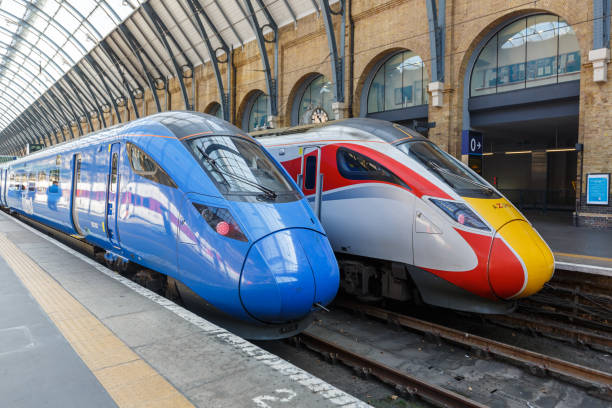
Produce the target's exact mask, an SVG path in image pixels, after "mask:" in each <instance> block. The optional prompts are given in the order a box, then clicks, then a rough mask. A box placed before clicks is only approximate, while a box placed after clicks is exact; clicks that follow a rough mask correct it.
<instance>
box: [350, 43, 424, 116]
mask: <svg viewBox="0 0 612 408" xmlns="http://www.w3.org/2000/svg"><path fill="white" fill-rule="evenodd" d="M417 48H418V47H417ZM402 51H412V52H414V53H415V54H417V55H418V56H419V57H421V59H422V60H423V64H424V65H425V69H426V70H427V77H428V78H431V61H430V60H429V59H428V58H427V56H429V51H427V52H425V50H419V49H415V48H406V47H391V48H388V49H385V50H383V51H381V52H380V53H378V54H377V55H376V56H375V57H374V58H372V59H371V60H370V61H369V62H368V63H367V64H366V66H365V67H364V69H363V70H362V71H361V73H360V75H359V77H358V79H357V82H356V83H355V91H354V98H353V101H354V102H353V113H354V116H359V115H360V112H361V95H362V93H363V92H364V91H367V90H366V89H365V86H366V83H367V82H368V79H369V78H370V75H371V74H373V73H374V72H373V71H374V70H375V69H376V68H377V67H378V66H379V65H380V64H381V63H382V62H383V61H384V60H386V59H388V58H389V57H391V56H392V55H393V54H397V53H399V52H402ZM421 51H422V52H421Z"/></svg>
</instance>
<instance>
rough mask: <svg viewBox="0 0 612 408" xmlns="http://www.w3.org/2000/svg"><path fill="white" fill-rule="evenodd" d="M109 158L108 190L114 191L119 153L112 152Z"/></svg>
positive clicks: (115, 188)
mask: <svg viewBox="0 0 612 408" xmlns="http://www.w3.org/2000/svg"><path fill="white" fill-rule="evenodd" d="M111 160H112V161H111V180H110V191H111V193H116V191H115V190H117V164H118V163H117V162H118V161H119V155H118V154H117V153H113V158H112V159H111Z"/></svg>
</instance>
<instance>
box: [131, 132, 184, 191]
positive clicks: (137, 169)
mask: <svg viewBox="0 0 612 408" xmlns="http://www.w3.org/2000/svg"><path fill="white" fill-rule="evenodd" d="M127 152H128V157H129V159H130V160H129V161H130V166H132V170H134V173H136V174H138V175H140V176H142V177H144V178H146V179H149V180H151V181H154V182H156V183H159V184H163V185H165V186H169V187H172V188H176V187H177V186H176V183H174V181H172V179H171V178H170V176H168V173H166V172H165V171H164V170H163V169H162V168H161V167H160V166H159V165H158V164H157V163H156V162H155V160H153V159H152V158H151V156H149V155H148V154H146V153H145V152H144V151H142V150H141V149H140V148H138V147H136V146H135V145H134V144H132V143H128V144H127Z"/></svg>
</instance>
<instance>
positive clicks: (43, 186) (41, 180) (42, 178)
mask: <svg viewBox="0 0 612 408" xmlns="http://www.w3.org/2000/svg"><path fill="white" fill-rule="evenodd" d="M46 190H47V172H45V171H42V170H41V171H39V172H38V181H37V182H36V191H38V192H39V193H44V192H45V191H46Z"/></svg>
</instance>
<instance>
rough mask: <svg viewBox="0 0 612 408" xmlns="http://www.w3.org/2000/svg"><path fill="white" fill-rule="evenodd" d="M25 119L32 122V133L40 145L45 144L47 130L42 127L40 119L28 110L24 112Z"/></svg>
mask: <svg viewBox="0 0 612 408" xmlns="http://www.w3.org/2000/svg"><path fill="white" fill-rule="evenodd" d="M24 114H25V115H24V116H25V119H26V120H27V121H29V122H30V125H31V126H32V132H33V133H34V137H35V139H36V141H37V142H38V143H41V144H44V139H45V135H46V134H47V130H46V129H45V127H44V126H43V125H42V123H41V121H40V119H39V118H37V117H35V116H34V115H33V114H32V112H31V111H30V110H29V109H27V110H26V111H25V112H24Z"/></svg>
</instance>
